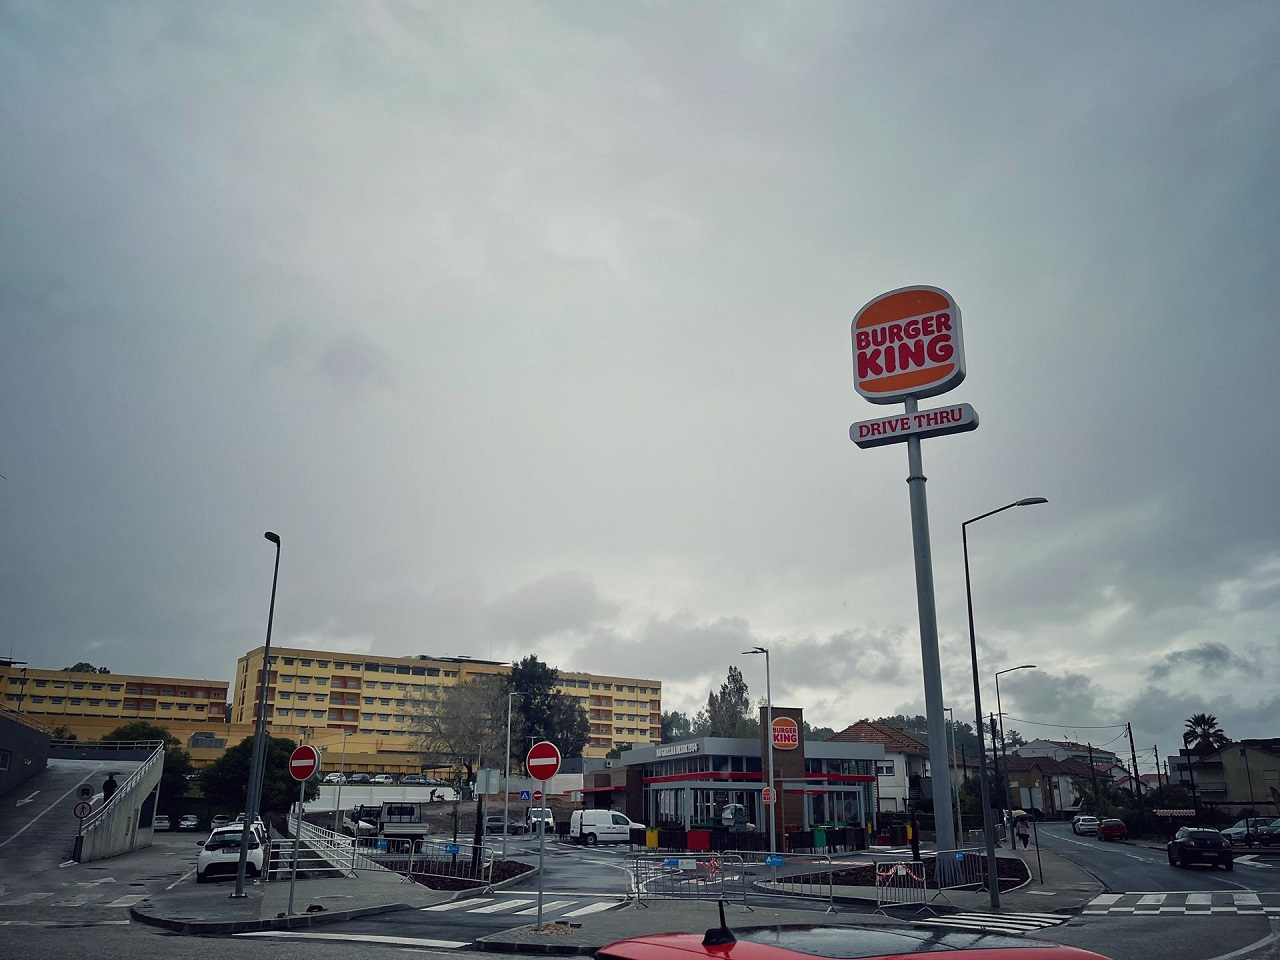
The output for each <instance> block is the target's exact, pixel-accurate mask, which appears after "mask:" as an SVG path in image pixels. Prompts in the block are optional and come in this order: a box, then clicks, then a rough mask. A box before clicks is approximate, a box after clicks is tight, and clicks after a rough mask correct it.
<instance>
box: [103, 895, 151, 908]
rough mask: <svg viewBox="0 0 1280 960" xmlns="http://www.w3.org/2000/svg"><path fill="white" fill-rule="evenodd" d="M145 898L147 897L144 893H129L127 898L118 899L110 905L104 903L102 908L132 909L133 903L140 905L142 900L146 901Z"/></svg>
mask: <svg viewBox="0 0 1280 960" xmlns="http://www.w3.org/2000/svg"><path fill="white" fill-rule="evenodd" d="M147 896H148V895H147V894H145V893H131V894H129V896H127V897H120V898H119V899H116V900H112V901H111V902H110V903H104V904H103V906H104V907H132V906H133V905H134V904H135V903H141V902H142V901H143V900H145V899H147Z"/></svg>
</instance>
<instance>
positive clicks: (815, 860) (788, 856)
mask: <svg viewBox="0 0 1280 960" xmlns="http://www.w3.org/2000/svg"><path fill="white" fill-rule="evenodd" d="M729 852H730V853H731V854H732V855H733V856H735V857H738V858H739V859H740V860H741V861H742V871H743V874H744V876H745V878H746V882H747V884H748V885H749V886H750V889H751V891H752V892H753V893H756V894H759V895H761V896H765V897H771V896H772V897H806V898H809V899H813V900H825V901H827V910H826V912H827V913H835V912H836V896H835V882H834V879H833V875H834V870H835V868H834V866H833V865H832V861H831V857H829V856H826V855H825V854H819V855H815V854H811V853H769V852H767V851H763V850H761V851H756V850H732V851H729Z"/></svg>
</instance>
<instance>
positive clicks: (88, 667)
mask: <svg viewBox="0 0 1280 960" xmlns="http://www.w3.org/2000/svg"><path fill="white" fill-rule="evenodd" d="M62 669H63V670H65V671H67V672H68V673H110V672H111V671H110V670H108V669H107V668H106V667H95V666H94V665H93V664H92V663H88V662H86V661H84V660H81V661H80V662H79V663H77V664H76V665H75V666H73V667H63V668H62Z"/></svg>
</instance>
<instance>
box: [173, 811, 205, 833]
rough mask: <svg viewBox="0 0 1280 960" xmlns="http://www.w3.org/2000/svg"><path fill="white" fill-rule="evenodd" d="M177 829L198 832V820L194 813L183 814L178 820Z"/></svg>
mask: <svg viewBox="0 0 1280 960" xmlns="http://www.w3.org/2000/svg"><path fill="white" fill-rule="evenodd" d="M178 829H179V830H199V829H200V818H199V817H197V816H196V815H195V814H194V813H184V814H183V815H182V816H181V817H179V818H178Z"/></svg>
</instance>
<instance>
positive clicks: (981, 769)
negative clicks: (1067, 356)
mask: <svg viewBox="0 0 1280 960" xmlns="http://www.w3.org/2000/svg"><path fill="white" fill-rule="evenodd" d="M1048 502H1049V501H1048V500H1046V499H1045V498H1044V497H1027V498H1026V499H1024V500H1018V501H1015V502H1014V503H1008V504H1005V505H1004V506H1003V507H998V508H997V509H995V510H989V511H988V512H986V513H984V514H980V515H979V516H976V517H973V518H972V519H969V520H966V521H965V522H964V523H962V524H960V541H961V544H962V546H963V548H964V597H965V605H966V606H967V607H968V611H969V657H970V660H971V662H972V663H971V665H972V667H973V707H974V712H975V714H976V716H977V720H978V722H977V728H978V788H979V791H980V793H981V798H982V832H983V833H984V834H986V840H987V887H988V888H989V889H990V891H991V906H992V908H993V909H998V908H999V907H1000V880H999V877H997V876H996V837H995V824H994V823H993V822H992V818H991V780H990V778H989V777H988V775H987V748H986V744H985V741H984V739H983V734H982V684H981V683H980V682H979V680H978V638H977V634H976V633H975V632H974V629H973V586H972V583H971V581H970V579H969V524H971V523H977V522H978V521H979V520H985V519H986V518H987V517H990V516H992V515H994V514H997V513H1000V512H1001V511H1002V510H1009V509H1011V508H1013V507H1029V506H1032V505H1033V504H1037V503H1048Z"/></svg>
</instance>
